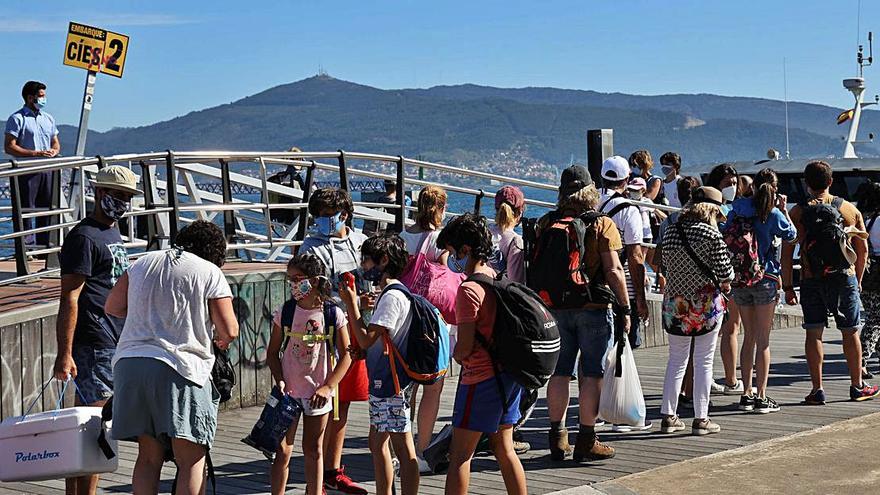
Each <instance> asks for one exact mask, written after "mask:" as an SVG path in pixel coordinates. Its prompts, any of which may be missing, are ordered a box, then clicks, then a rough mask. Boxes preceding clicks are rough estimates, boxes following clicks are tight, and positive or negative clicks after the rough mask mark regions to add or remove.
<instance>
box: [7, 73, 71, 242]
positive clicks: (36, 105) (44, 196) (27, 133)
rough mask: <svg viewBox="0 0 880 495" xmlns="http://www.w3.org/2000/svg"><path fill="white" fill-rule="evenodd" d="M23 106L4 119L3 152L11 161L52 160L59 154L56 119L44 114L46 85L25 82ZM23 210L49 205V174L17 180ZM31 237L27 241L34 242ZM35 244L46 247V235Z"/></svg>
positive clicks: (39, 220) (40, 220) (43, 222)
mask: <svg viewBox="0 0 880 495" xmlns="http://www.w3.org/2000/svg"><path fill="white" fill-rule="evenodd" d="M21 97H22V98H23V99H24V106H23V107H22V108H21V110H19V111H17V112H15V113H14V114H12V115H10V116H9V119H7V120H6V135H5V136H4V138H5V139H4V142H3V149H4V151H6V153H7V154H8V155H11V156H12V157H14V158H52V157H54V156H57V155H58V153H59V152H60V151H61V142H60V141H59V140H58V128H57V127H56V126H55V119H54V118H53V117H52V116H51V115H49V114H48V113H46V112H44V111H43V107H45V106H46V85H45V84H43V83H41V82H38V81H28V82H26V83H25V84H24V87H23V88H22V89H21ZM18 184H19V194H20V198H21V207H22V208H49V207H51V206H52V172H38V173H35V174H27V175H22V176H21V177H20V178H19V181H18ZM50 220H51V217H48V216H42V217H38V218H37V227H43V226H46V225H49V221H50ZM24 226H25V229H31V228H33V224H32V222H31V219H29V218H26V219H25V220H24ZM33 241H34V238H33V236H28V238H27V242H28V243H29V244H30V243H33ZM36 241H37V244H41V245H44V246H45V245H47V244H48V241H49V233H48V232H41V233H39V234H37V236H36Z"/></svg>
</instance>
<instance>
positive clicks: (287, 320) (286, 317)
mask: <svg viewBox="0 0 880 495" xmlns="http://www.w3.org/2000/svg"><path fill="white" fill-rule="evenodd" d="M294 314H296V301H295V300H293V299H288V300H287V301H285V302H284V304H283V305H282V306H281V326H282V327H286V326H287V327H289V326H290V325H292V324H293V315H294Z"/></svg>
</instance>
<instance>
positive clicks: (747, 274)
mask: <svg viewBox="0 0 880 495" xmlns="http://www.w3.org/2000/svg"><path fill="white" fill-rule="evenodd" d="M731 216H732V218H730V219H729V220H728V221H727V223H726V224H725V225H724V230H723V231H722V232H721V234H722V235H723V236H724V242H725V243H726V244H727V250H728V251H729V252H730V263H731V265H733V281H732V282H731V285H732V286H734V287H751V286H753V285H755V284H756V283H758V282H760V281H761V279H763V278H764V265H763V264H762V263H761V258H760V256H759V255H758V236H757V235H756V234H755V224H754V221H755V217H744V216H741V215H736V216H733V213H731Z"/></svg>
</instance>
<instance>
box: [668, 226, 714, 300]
mask: <svg viewBox="0 0 880 495" xmlns="http://www.w3.org/2000/svg"><path fill="white" fill-rule="evenodd" d="M675 228H676V230H677V231H678V236H679V237H681V244H682V246H683V247H684V250H685V252H687V254H688V256H690V258H691V260H693V262H694V263H696V264H697V268H699V269H700V271H701V272H703V275H705V276H706V277H707V278H709V280H711V281H712V283H713V284H715V288H718V289H720V288H721V284H720V283H719V282H718V277H716V276H715V272H713V271H712V269H711V268H709V266H708V265H706V263H705V262H703V260H701V259H700V257H699V256H697V253H695V252H694V248H693V247H691V243H690V241H688V238H687V236H686V235H685V233H684V226H682V224H681V221H677V222H675Z"/></svg>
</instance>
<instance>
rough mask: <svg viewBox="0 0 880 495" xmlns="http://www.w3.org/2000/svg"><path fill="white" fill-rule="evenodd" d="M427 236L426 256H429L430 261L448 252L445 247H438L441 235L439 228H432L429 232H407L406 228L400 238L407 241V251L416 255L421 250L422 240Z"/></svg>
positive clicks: (411, 254) (434, 260) (435, 260)
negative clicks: (438, 239)
mask: <svg viewBox="0 0 880 495" xmlns="http://www.w3.org/2000/svg"><path fill="white" fill-rule="evenodd" d="M425 237H427V241H426V242H427V245H426V246H425V256H427V258H428V261H431V262H437V260H439V259H440V257H441V256H443V253H445V252H446V250H445V249H440V248H438V247H437V238H438V237H440V231H439V230H431V231H428V232H415V233H413V232H407V231H406V230H404V231H403V232H401V233H400V238H401V239H403V242H405V243H406V251H407V252H408V253H409V254H410V256H416V255H417V254H418V252H419V247H420V246H421V245H422V242H423V241H425Z"/></svg>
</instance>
